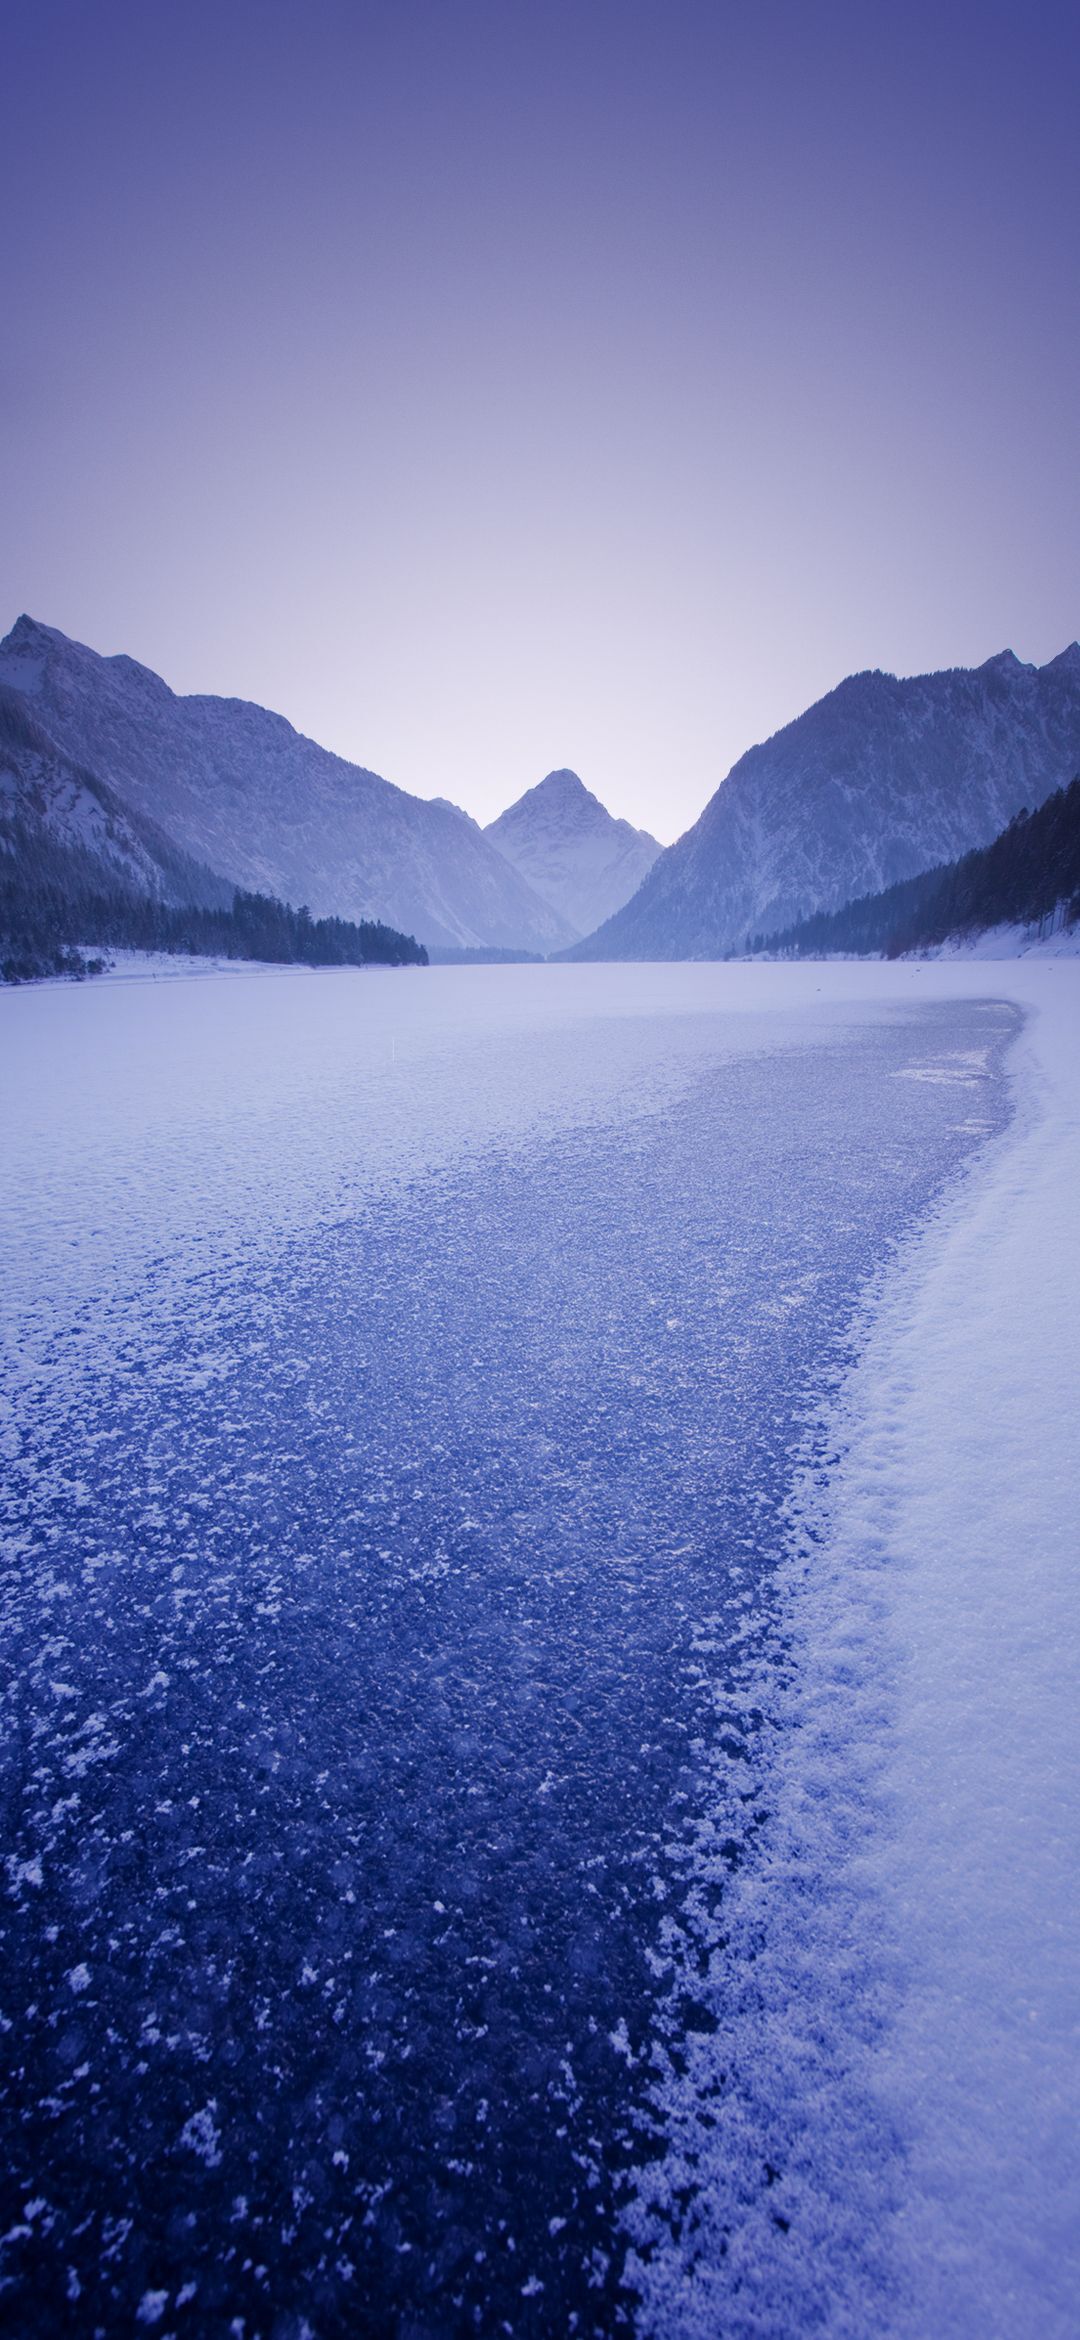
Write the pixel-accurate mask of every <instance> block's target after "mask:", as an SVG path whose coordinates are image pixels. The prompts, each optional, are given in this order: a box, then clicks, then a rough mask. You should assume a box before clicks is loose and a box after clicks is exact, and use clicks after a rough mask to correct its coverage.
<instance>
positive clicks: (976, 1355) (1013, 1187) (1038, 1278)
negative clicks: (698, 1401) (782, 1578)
mask: <svg viewBox="0 0 1080 2340" xmlns="http://www.w3.org/2000/svg"><path fill="white" fill-rule="evenodd" d="M980 972H981V975H982V979H983V980H985V978H986V974H987V973H988V972H989V970H988V969H987V968H986V966H985V964H984V966H983V968H982V969H981V971H980ZM995 972H997V971H995ZM944 973H945V969H944V967H943V968H942V969H941V970H940V973H939V972H938V971H937V970H935V978H934V979H935V981H937V980H940V979H941V976H942V975H944ZM1002 988H1003V989H1007V991H1008V994H1009V996H1010V997H1013V998H1015V999H1017V1000H1018V1002H1019V1003H1020V1004H1022V1005H1023V1006H1024V1008H1025V1009H1026V1011H1027V1014H1028V1022H1027V1026H1026V1029H1025V1032H1024V1035H1023V1038H1022V1039H1021V1041H1020V1042H1019V1044H1018V1049H1017V1059H1018V1062H1017V1078H1018V1081H1019V1084H1020V1103H1019V1112H1018V1118H1017V1121H1016V1123H1015V1124H1014V1127H1013V1129H1012V1131H1011V1132H1010V1133H1009V1135H1008V1137H1007V1138H1006V1139H1005V1140H1004V1141H1003V1142H1002V1143H1001V1144H1000V1145H999V1146H998V1147H996V1148H995V1149H994V1151H993V1156H992V1159H991V1160H990V1161H988V1162H986V1163H985V1164H984V1165H983V1167H982V1168H981V1169H980V1170H978V1171H977V1172H976V1173H975V1174H974V1176H973V1177H972V1178H971V1179H970V1181H969V1182H968V1184H967V1186H966V1187H965V1190H964V1191H963V1193H962V1194H961V1195H960V1196H958V1197H957V1198H956V1199H955V1200H954V1202H953V1203H952V1205H951V1206H950V1208H949V1209H948V1210H947V1211H946V1212H945V1213H944V1215H943V1217H942V1218H941V1220H940V1221H939V1223H938V1224H937V1225H936V1226H935V1227H934V1228H933V1229H932V1231H931V1233H930V1234H929V1236H928V1237H927V1238H926V1239H925V1240H924V1241H923V1243H922V1244H921V1245H920V1246H919V1247H918V1249H917V1252H916V1254H915V1256H914V1257H913V1259H912V1260H911V1262H910V1263H909V1266H908V1269H907V1272H906V1273H905V1274H904V1276H903V1277H902V1278H901V1280H900V1282H899V1284H898V1286H897V1288H896V1290H895V1292H894V1293H893V1294H892V1296H891V1297H890V1299H889V1300H888V1302H887V1303H886V1305H885V1307H884V1309H883V1311H882V1314H881V1316H880V1319H879V1321H878V1324H877V1326H876V1329H875V1332H874V1335H873V1337H872V1340H871V1342H870V1345H869V1348H868V1350H867V1353H866V1356H865V1358H864V1361H863V1364H862V1366H861V1368H860V1370H859V1373H858V1375H857V1377H856V1380H855V1383H854V1385H853V1387H852V1389H851V1391H850V1392H849V1396H848V1406H849V1409H850V1418H851V1424H852V1427H851V1434H850V1444H849V1447H848V1451H847V1456H846V1460H845V1463H844V1467H843V1470H842V1473H841V1475H840V1478H839V1481H838V1485H837V1492H836V1500H835V1510H834V1514H833V1522H832V1533H831V1538H830V1543H829V1546H828V1553H829V1558H830V1564H831V1572H832V1573H833V1576H834V1583H835V1582H836V1581H838V1580H839V1579H841V1578H843V1577H845V1576H846V1575H847V1571H848V1569H849V1568H850V1567H851V1566H852V1565H853V1564H854V1566H855V1567H856V1568H858V1567H859V1566H860V1565H865V1564H866V1560H867V1558H872V1560H875V1561H876V1560H877V1557H878V1555H879V1554H880V1558H881V1560H882V1561H884V1562H885V1563H886V1568H885V1574H884V1576H882V1575H881V1573H880V1569H878V1570H876V1571H875V1574H876V1582H877V1584H878V1585H879V1586H881V1585H882V1584H883V1585H884V1587H885V1607H886V1617H887V1627H888V1633H889V1635H890V1637H891V1640H892V1643H893V1647H894V1650H895V1653H896V1664H897V1673H896V1696H895V1706H894V1710H893V1714H892V1718H891V1720H890V1723H889V1725H888V1728H887V1732H886V1738H885V1745H884V1748H883V1770H882V1775H881V1780H880V1787H881V1790H882V1791H883V1793H884V1795H885V1796H886V1798H887V1799H888V1801H889V1804H890V1806H891V1811H892V1815H893V1817H892V1819H891V1822H890V1823H889V1824H888V1825H887V1826H886V1827H884V1828H883V1829H882V1831H881V1834H880V1838H879V1840H878V1841H877V1842H875V1843H873V1844H872V1845H870V1846H869V1847H868V1849H867V1855H866V1860H867V1872H868V1877H869V1879H870V1881H871V1882H872V1884H873V1887H874V1889H875V1893H876V1895H877V1896H879V1897H880V1902H881V1906H882V1910H883V1913H884V1915H885V1918H886V1922H887V1925H888V1928H889V1930H890V1932H891V1933H892V1934H893V1935H894V1937H895V1939H896V1940H897V1942H898V1943H899V1944H900V1945H901V1946H902V1948H903V1951H904V1953H905V1959H906V1962H907V1964H908V1974H909V1980H908V1984H907V1988H906V1989H905V1991H904V1993H903V1996H902V1999H901V2002H900V2005H899V2007H898V2009H897V2012H896V2015H895V2019H894V2022H893V2024H892V2026H891V2027H890V2030H889V2032H888V2034H887V2036H886V2039H885V2041H884V2043H883V2044H882V2046H881V2047H880V2049H879V2050H878V2051H877V2054H876V2058H875V2061H876V2064H877V2066H878V2073H877V2083H876V2084H877V2086H878V2087H879V2088H880V2090H881V2093H882V2095H883V2097H884V2099H885V2100H886V2102H887V2103H888V2104H889V2106H890V2107H891V2108H893V2109H894V2110H895V2113H896V2116H897V2118H898V2121H899V2122H900V2124H901V2127H902V2130H903V2133H904V2135H905V2136H906V2138H907V2139H908V2160H907V2168H906V2175H905V2180H904V2185H903V2190H902V2194H901V2198H900V2202H899V2205H898V2209H897V2212H896V2246H897V2251H898V2255H899V2259H900V2262H901V2264H902V2269H903V2296H904V2298H905V2300H906V2305H905V2306H904V2307H903V2309H902V2310H901V2311H900V2312H898V2317H897V2323H896V2329H897V2330H902V2331H904V2332H905V2333H910V2334H913V2335H919V2336H920V2340H923V2336H926V2340H929V2335H931V2334H937V2333H949V2334H950V2335H955V2336H956V2340H961V2336H965V2340H966V2336H967V2335H970V2340H990V2336H991V2335H998V2334H1000V2335H1001V2340H1006V2336H1008V2340H1021V2336H1025V2340H1026V2335H1029V2334H1030V2335H1031V2340H1036V2335H1038V2336H1039V2340H1051V2336H1052V2335H1060V2340H1066V2335H1067V2334H1073V2333H1075V2332H1076V2330H1077V2319H1078V2316H1080V2145H1078V2139H1077V2118H1076V2114H1077V2104H1078V2102H1080V1794H1078V1790H1080V1439H1078V1435H1077V1401H1078V1396H1080V968H1078V967H1077V966H1076V965H1075V962H1074V963H1073V964H1072V965H1069V966H1066V965H1063V964H1057V965H1051V966H1044V967H1041V968H1037V967H1036V966H1033V965H1031V963H1030V962H1023V961H1021V962H1019V963H1018V964H1017V965H1016V967H1015V970H1014V969H1012V968H1010V969H1009V971H1008V976H1007V979H1006V982H1005V983H1004V984H1003V985H1002ZM871 1663H872V1656H871Z"/></svg>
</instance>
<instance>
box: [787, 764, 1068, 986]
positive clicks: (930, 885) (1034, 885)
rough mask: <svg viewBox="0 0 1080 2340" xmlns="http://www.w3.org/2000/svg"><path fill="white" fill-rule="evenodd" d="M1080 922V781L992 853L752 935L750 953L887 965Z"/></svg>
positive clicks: (1006, 832)
mask: <svg viewBox="0 0 1080 2340" xmlns="http://www.w3.org/2000/svg"><path fill="white" fill-rule="evenodd" d="M1055 916H1060V917H1061V919H1062V922H1063V923H1064V924H1065V925H1066V926H1071V925H1074V924H1075V923H1076V921H1077V919H1080V776H1078V777H1077V778H1076V779H1075V780H1073V781H1072V782H1071V783H1070V785H1069V786H1068V787H1067V788H1059V789H1057V790H1056V791H1055V793H1054V795H1053V796H1049V797H1047V799H1046V802H1045V804H1041V805H1040V806H1039V808H1038V810H1037V811H1036V812H1020V813H1017V814H1016V816H1015V818H1014V819H1013V820H1011V821H1010V822H1009V826H1008V828H1007V829H1003V830H1002V832H1001V835H1000V836H999V837H995V839H994V841H993V843H992V844H991V845H985V846H982V847H980V848H978V849H977V850H976V851H975V852H973V853H965V854H964V855H963V857H962V859H961V860H959V861H951V862H944V863H942V864H940V865H939V866H938V867H937V868H936V869H928V870H925V871H924V872H923V873H922V875H921V876H919V877H913V878H905V879H903V880H902V882H901V883H900V884H899V885H895V886H888V887H886V889H885V891H884V892H883V893H880V894H863V895H861V896H860V897H859V899H858V900H857V901H854V902H847V903H845V905H844V907H843V909H841V910H831V911H819V912H818V914H817V916H816V917H813V918H804V919H801V920H800V921H799V923H798V925H796V926H788V927H784V928H783V929H782V930H781V931H780V932H779V933H776V934H756V935H753V936H752V937H750V938H749V939H748V941H747V945H746V950H747V953H748V954H751V955H753V954H756V953H758V952H765V953H767V954H768V955H769V956H770V957H772V958H791V959H798V958H811V959H818V958H824V957H826V956H828V954H829V953H830V952H833V951H838V952H843V953H854V954H855V955H857V956H873V957H880V958H886V959H895V958H899V957H900V955H901V953H902V952H904V951H918V950H927V949H929V948H930V947H931V946H932V945H933V944H935V943H941V942H945V941H946V940H948V938H949V937H950V936H952V935H971V934H981V933H983V932H984V931H985V929H986V928H987V927H990V926H1013V925H1016V926H1028V925H1033V924H1035V923H1036V922H1037V921H1039V920H1044V919H1050V918H1052V917H1055Z"/></svg>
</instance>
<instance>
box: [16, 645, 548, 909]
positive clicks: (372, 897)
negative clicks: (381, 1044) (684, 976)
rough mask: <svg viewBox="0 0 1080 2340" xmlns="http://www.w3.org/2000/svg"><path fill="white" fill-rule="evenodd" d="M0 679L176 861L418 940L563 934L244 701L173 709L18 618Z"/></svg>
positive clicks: (455, 822) (473, 833)
mask: <svg viewBox="0 0 1080 2340" xmlns="http://www.w3.org/2000/svg"><path fill="white" fill-rule="evenodd" d="M0 682H2V683H6V684H7V685H8V686H9V687H10V688H12V689H15V690H17V691H19V692H21V693H22V694H23V696H24V697H25V699H26V701H27V703H28V712H29V713H30V714H31V716H32V717H36V718H37V719H38V720H39V721H40V723H41V724H42V726H43V727H44V728H45V729H46V730H47V731H48V733H49V734H50V736H51V737H52V739H53V740H54V741H55V742H56V744H57V745H58V746H59V747H60V748H61V749H63V750H64V752H65V753H66V754H67V755H69V756H70V757H71V758H72V759H73V761H75V762H77V763H79V764H81V765H85V766H88V767H89V768H90V770H92V771H94V772H96V773H99V774H101V775H102V776H103V778H104V779H105V781H106V782H107V784H108V786H109V787H110V789H111V790H112V792H113V794H114V795H115V796H117V797H119V798H121V799H122V801H123V802H124V803H125V804H126V805H128V806H130V807H132V808H133V809H134V810H135V811H136V812H138V813H139V814H140V815H142V816H144V817H146V818H149V819H151V820H153V821H154V822H156V823H158V824H159V825H160V827H161V828H163V829H165V830H166V831H167V832H168V834H169V836H170V837H172V838H173V839H175V841H176V843H177V844H178V845H180V846H181V847H182V848H183V849H184V851H185V852H186V853H188V854H190V855H192V856H193V857H195V858H196V859H198V860H202V861H209V862H210V863H212V864H213V866H214V867H215V868H217V869H219V870H221V871H222V872H223V873H224V874H225V875H226V876H227V877H228V878H229V879H231V880H235V882H236V883H237V884H239V885H241V886H243V887H246V888H250V889H252V890H254V891H257V892H261V893H270V894H278V895H281V896H283V897H284V898H285V899H286V900H288V901H291V902H306V903H308V905H309V906H310V908H311V909H312V910H313V911H314V912H315V914H316V915H339V916H343V917H347V918H354V919H355V918H375V919H384V920H386V921H388V922H389V923H390V924H391V925H393V926H395V927H398V928H401V929H403V930H404V931H405V932H406V933H411V934H415V935H417V936H418V937H419V938H420V940H422V941H425V942H426V941H429V940H430V941H432V942H436V943H443V944H452V945H465V946H468V945H473V944H478V943H479V944H484V943H494V944H499V945H503V946H506V947H509V948H519V949H526V950H535V951H549V950H552V949H555V948H557V947H558V946H559V945H560V944H562V943H564V942H565V941H566V939H567V929H566V927H565V926H564V925H563V923H562V922H561V921H560V920H559V918H558V917H557V916H556V914H555V912H553V911H552V910H551V909H550V908H549V907H548V905H547V904H546V903H544V902H542V901H541V900H540V899H539V897H538V896H537V895H536V894H534V893H533V892H532V891H531V889H530V888H529V887H528V886H527V885H526V883H525V881H524V879H523V878H521V877H520V876H519V874H518V873H517V871H516V870H514V869H512V868H510V867H509V866H508V865H507V863H506V861H505V860H504V859H503V857H502V856H501V855H500V854H499V853H497V852H496V851H495V848H494V847H493V846H492V845H490V844H488V843H487V841H486V839H485V838H484V837H483V836H482V835H481V834H480V832H479V831H478V830H477V829H476V828H475V827H474V826H473V824H472V823H471V822H470V821H468V820H467V819H466V818H465V817H464V816H463V815H462V814H461V813H458V812H455V811H454V810H452V809H451V808H450V807H448V806H445V805H437V804H429V803H426V802H425V801H424V800H423V799H422V798H420V797H416V796H409V795H406V793H405V791H404V790H403V789H400V788H395V787H393V786H392V784H391V783H390V782H389V781H388V780H382V779H380V778H379V777H378V775H377V774H376V773H374V772H368V771H365V770H364V769H363V768H362V767H361V766H359V765H356V764H350V763H347V762H346V761H345V759H344V757H341V756H335V755H332V754H331V753H330V752H329V750H328V749H326V748H322V747H319V746H318V745H317V744H316V742H315V741H314V740H310V739H305V738H304V737H303V735H302V734H301V733H300V732H297V731H294V730H293V728H292V725H291V724H290V723H287V722H286V721H285V719H284V717H283V716H281V715H274V714H271V713H270V712H269V711H268V710H267V709H266V708H264V707H256V706H254V705H252V704H250V703H249V702H248V701H245V700H242V699H219V698H211V697H191V698H178V697H177V696H176V694H175V693H174V692H173V691H171V690H169V688H168V686H167V684H165V683H164V682H162V681H161V680H160V678H159V676H157V675H156V674H152V673H151V672H150V670H149V668H147V667H144V666H138V665H136V663H135V661H134V659H131V658H124V657H119V658H100V657H99V656H98V655H97V653H96V652H95V651H93V650H89V649H87V648H85V646H84V645H83V644H82V643H78V642H71V641H69V640H68V639H67V637H66V635H64V634H61V633H58V632H56V631H55V630H54V629H53V628H52V627H50V626H43V625H40V624H38V623H37V622H36V621H35V620H34V619H32V618H29V617H21V618H19V620H18V622H17V624H16V625H15V626H14V627H13V628H12V631H11V633H10V634H9V635H8V636H7V638H6V640H5V641H3V642H2V643H0Z"/></svg>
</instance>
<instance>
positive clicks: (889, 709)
mask: <svg viewBox="0 0 1080 2340" xmlns="http://www.w3.org/2000/svg"><path fill="white" fill-rule="evenodd" d="M1078 770H1080V645H1078V644H1077V643H1075V642H1074V643H1072V644H1071V646H1070V647H1069V649H1067V650H1064V651H1063V652H1062V653H1061V655H1060V657H1058V658H1054V659H1051V660H1050V662H1049V664H1048V665H1046V666H1042V667H1038V666H1025V665H1022V664H1021V663H1020V661H1019V659H1017V658H1015V657H1014V656H1013V653H1012V651H1011V650H1005V651H1002V652H1001V653H1000V655H999V656H998V657H996V658H990V659H988V660H987V662H986V664H985V666H980V667H977V668H974V669H968V668H963V667H956V668H952V669H949V670H948V671H946V672H944V673H941V674H927V675H916V676H913V677H911V678H910V679H907V680H898V678H897V677H896V676H895V675H891V674H878V673H869V674H856V675H852V676H850V677H849V678H848V680H847V681H846V682H843V683H841V684H840V685H839V687H838V689H836V690H835V691H830V692H829V694H828V697H827V698H824V699H821V700H819V701H818V703H817V705H816V706H814V707H811V708H809V709H808V711H807V713H806V714H805V715H800V716H799V717H798V719H797V720H796V721H795V722H794V723H789V724H788V725H787V726H786V728H785V729H784V730H783V731H778V732H777V733H776V734H775V736H774V737H773V738H772V739H770V740H767V741H766V742H765V743H764V744H763V745H762V746H760V747H754V748H751V749H750V750H749V753H748V754H747V755H745V756H743V757H741V758H740V760H739V762H738V763H737V764H736V765H735V766H734V768H733V770H732V771H731V772H730V773H729V775H728V777H727V779H726V780H725V781H724V782H723V784H722V786H721V787H720V788H718V789H717V792H716V794H715V796H714V797H712V799H711V800H710V802H709V803H708V804H707V805H706V807H705V810H704V812H703V813H702V815H701V818H700V820H698V821H697V822H696V823H695V825H694V827H693V828H692V829H688V830H687V833H686V835H685V836H684V837H680V838H679V840H678V842H677V843H676V844H674V845H672V846H670V847H669V848H668V850H667V852H666V853H662V854H661V856H660V858H659V860H658V861H657V862H656V863H655V864H654V866H653V868H652V869H651V870H650V872H649V874H648V876H647V877H646V879H645V881H644V883H643V885H642V886H641V887H640V888H639V890H638V892H637V893H636V894H635V896H634V898H633V900H632V901H631V902H629V903H628V904H627V905H626V907H625V909H623V910H622V911H619V912H617V913H616V915H615V916H614V917H613V918H610V919H609V920H608V921H607V922H606V924H605V925H604V926H602V927H601V928H600V930H599V931H598V932H597V933H595V934H593V935H591V936H589V937H588V938H587V940H586V941H585V942H583V943H582V944H580V945H578V946H577V947H576V948H575V950H574V951H573V953H572V955H573V956H574V957H575V958H599V959H605V958H612V959H620V958H645V959H647V958H664V959H680V958H709V957H714V956H716V955H717V954H722V953H723V952H725V951H731V950H738V949H740V948H741V946H742V944H743V943H744V942H745V940H746V938H747V936H748V935H751V934H755V933H762V932H768V931H775V930H776V929H778V928H780V927H784V926H788V925H791V924H793V923H794V922H795V921H796V920H797V919H800V918H805V917H807V916H809V915H811V914H812V913H813V912H815V911H818V910H832V909H837V908H839V907H840V905H841V904H842V903H844V902H848V901H850V900H852V899H853V898H854V897H855V896H857V895H860V894H869V893H874V892H877V891H879V890H880V889H881V888H882V887H884V886H889V885H892V884H894V883H895V882H896V881H897V880H898V879H900V878H905V877H912V876H914V875H916V874H917V872H918V871H920V870H924V869H928V868H929V867H930V866H931V865H932V864H934V863H935V862H943V861H953V860H955V859H956V858H957V857H958V856H959V855H960V854H962V853H965V852H967V851H969V850H970V849H971V848H972V847H973V846H976V845H986V844H988V843H989V842H990V840H991V838H993V837H995V836H996V835H997V834H998V832H999V830H1001V829H1002V828H1004V827H1005V825H1006V823H1007V822H1008V821H1009V820H1010V819H1011V818H1012V815H1013V814H1014V813H1015V812H1018V811H1019V810H1020V808H1021V807H1022V806H1024V805H1027V806H1029V807H1030V808H1032V809H1033V808H1034V807H1035V806H1036V805H1038V804H1041V803H1042V802H1043V800H1044V798H1045V797H1047V796H1048V795H1049V794H1050V793H1051V791H1052V790H1053V789H1055V788H1059V787H1060V786H1061V785H1062V783H1063V782H1066V781H1069V780H1071V779H1072V777H1073V775H1074V773H1076V772H1077V771H1078Z"/></svg>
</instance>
